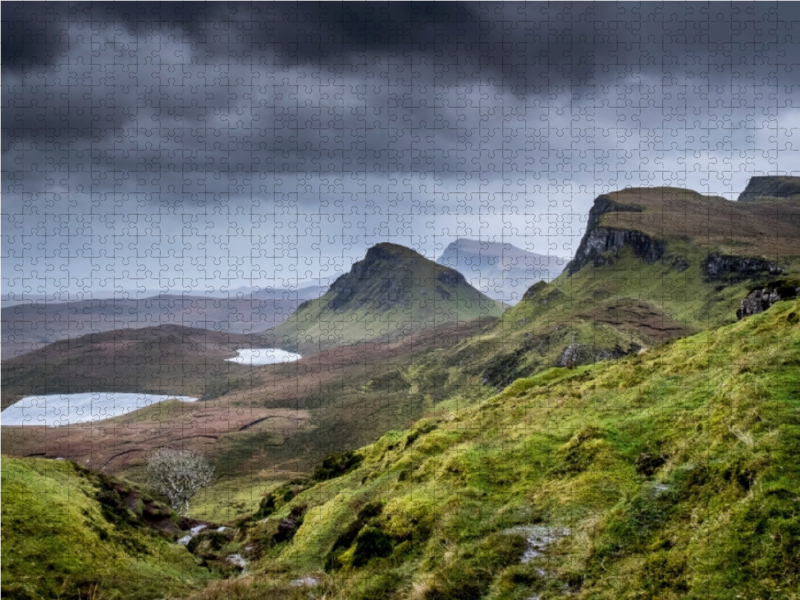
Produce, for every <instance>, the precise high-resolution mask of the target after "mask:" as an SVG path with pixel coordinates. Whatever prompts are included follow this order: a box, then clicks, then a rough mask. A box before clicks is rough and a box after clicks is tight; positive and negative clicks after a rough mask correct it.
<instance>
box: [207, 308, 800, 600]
mask: <svg viewBox="0 0 800 600" xmlns="http://www.w3.org/2000/svg"><path fill="white" fill-rule="evenodd" d="M799 452H800V301H790V302H780V303H778V304H776V305H775V306H773V307H772V308H771V309H770V310H769V311H767V312H765V313H762V314H760V315H756V316H754V317H749V318H747V319H744V320H742V321H740V322H737V323H734V324H730V325H726V326H723V327H721V328H715V329H711V330H708V331H705V332H702V333H699V334H697V335H694V336H691V337H687V338H684V339H680V340H677V341H673V342H670V343H668V344H666V345H664V346H661V347H659V348H657V349H653V350H650V351H647V352H645V353H643V354H640V355H636V356H629V357H625V358H623V359H621V360H618V361H612V362H601V363H599V364H595V365H590V366H583V367H577V368H574V369H566V368H563V369H562V368H553V369H550V370H547V371H545V372H543V373H540V374H538V375H536V376H534V377H530V378H523V379H519V380H517V381H515V382H514V383H513V384H512V385H511V386H509V387H508V388H506V389H505V390H503V391H502V393H500V394H498V395H496V396H494V397H492V398H490V399H488V400H487V401H485V402H482V403H480V404H478V405H476V406H474V407H472V408H468V409H465V410H461V411H458V412H449V413H445V414H441V415H439V416H436V417H433V418H428V419H424V420H422V421H419V422H418V423H417V424H416V425H415V427H414V428H413V429H412V430H409V431H402V432H401V431H395V432H389V433H387V434H386V435H384V436H383V437H382V438H381V439H380V440H379V441H377V442H376V443H374V444H372V445H370V446H367V447H365V448H363V449H362V450H360V451H358V452H356V453H355V454H354V455H351V456H343V457H339V459H337V460H331V461H328V463H327V466H324V468H323V467H321V468H320V469H318V470H317V472H316V473H315V478H312V479H311V480H306V481H295V482H292V483H291V484H287V485H285V486H284V487H283V488H281V489H279V490H276V491H274V492H273V493H272V494H270V495H269V496H267V497H266V498H265V499H264V501H263V502H262V504H261V509H260V510H259V512H258V513H257V514H256V515H254V516H253V517H252V518H251V519H250V520H249V521H247V522H245V523H244V524H243V525H242V527H241V529H240V531H239V538H238V539H239V541H240V543H241V545H242V547H245V546H249V547H250V548H251V559H252V560H253V564H252V572H253V573H254V574H255V577H254V579H253V580H252V581H248V582H241V581H240V582H235V583H230V582H226V583H223V584H218V585H216V586H214V587H213V588H209V589H207V590H205V591H203V592H201V593H200V594H199V595H197V596H195V597H197V598H204V599H211V598H222V597H235V598H264V597H298V598H299V597H303V594H306V595H307V590H303V589H302V588H298V587H297V585H296V580H297V579H299V578H302V577H313V578H314V580H315V581H314V582H309V583H312V584H313V583H316V587H317V589H316V590H314V593H315V595H317V597H321V596H322V595H324V597H326V598H349V599H358V598H365V599H366V598H369V599H371V600H378V599H381V598H386V599H390V598H391V599H400V598H413V599H420V600H421V599H428V600H433V599H461V598H493V599H500V598H503V599H511V598H519V599H523V598H541V599H546V598H561V597H566V596H569V597H573V598H614V599H616V598H797V597H800V558H799V557H800V554H799V553H798V549H799V548H800V509H798V499H799V498H800V463H798V462H797V460H796V457H797V455H798V453H799ZM348 469H349V471H348ZM341 473H344V474H341ZM337 475H338V476H337ZM292 580H295V586H292V585H290V583H289V582H290V581H292ZM301 592H302V593H301Z"/></svg>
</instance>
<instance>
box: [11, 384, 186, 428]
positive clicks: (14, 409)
mask: <svg viewBox="0 0 800 600" xmlns="http://www.w3.org/2000/svg"><path fill="white" fill-rule="evenodd" d="M164 400H180V401H181V402H195V401H196V400H197V398H190V397H189V396H174V395H158V394H137V393H131V392H124V393H123V392H85V393H81V394H47V395H44V396H26V397H25V398H23V399H22V400H18V401H17V402H15V403H14V404H12V405H11V406H9V407H8V408H6V409H5V410H4V411H3V412H2V413H0V425H47V426H49V427H58V426H59V425H71V424H74V423H88V422H89V421H102V420H103V419H110V418H112V417H120V416H122V415H126V414H128V413H130V412H133V411H134V410H139V409H140V408H146V407H148V406H150V405H152V404H156V403H158V402H163V401H164Z"/></svg>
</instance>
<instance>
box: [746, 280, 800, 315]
mask: <svg viewBox="0 0 800 600" xmlns="http://www.w3.org/2000/svg"><path fill="white" fill-rule="evenodd" d="M792 298H800V279H785V280H778V281H773V282H771V283H769V284H767V285H766V286H764V287H763V288H758V289H755V290H752V291H751V292H750V293H749V294H747V297H745V299H744V300H742V304H741V306H739V310H737V311H736V318H737V319H743V318H745V317H749V316H750V315H757V314H758V313H761V312H764V311H765V310H767V309H768V308H769V307H770V306H772V305H773V304H775V303H776V302H780V301H781V300H791V299H792Z"/></svg>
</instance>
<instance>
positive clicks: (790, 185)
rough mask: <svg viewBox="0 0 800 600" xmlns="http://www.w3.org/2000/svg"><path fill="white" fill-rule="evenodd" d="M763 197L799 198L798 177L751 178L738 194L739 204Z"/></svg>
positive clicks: (799, 181) (799, 186)
mask: <svg viewBox="0 0 800 600" xmlns="http://www.w3.org/2000/svg"><path fill="white" fill-rule="evenodd" d="M765 196H766V197H771V198H789V197H791V196H800V177H789V176H768V177H751V178H750V181H749V182H748V184H747V187H746V188H745V189H744V191H743V192H742V193H741V194H739V202H750V201H752V200H755V199H756V198H760V197H765Z"/></svg>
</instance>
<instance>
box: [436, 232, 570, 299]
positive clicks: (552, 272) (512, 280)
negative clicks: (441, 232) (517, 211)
mask: <svg viewBox="0 0 800 600" xmlns="http://www.w3.org/2000/svg"><path fill="white" fill-rule="evenodd" d="M436 262H437V263H439V264H440V265H444V266H447V267H451V268H453V269H457V270H458V271H460V272H461V273H463V274H464V277H466V278H467V280H468V281H469V282H470V283H471V284H472V285H473V286H475V287H476V288H477V289H479V290H480V291H481V292H483V293H484V294H486V295H487V296H489V297H490V298H494V299H495V300H499V301H501V302H503V303H505V304H508V305H513V304H516V303H517V302H519V301H520V300H521V299H522V296H523V295H524V294H525V291H526V290H527V289H528V288H529V287H531V286H532V285H533V284H534V283H537V282H538V281H542V280H544V281H551V280H553V279H555V278H556V277H557V276H558V275H559V274H560V273H561V271H563V270H564V267H565V266H566V263H567V259H565V258H562V257H559V256H546V255H542V254H536V253H535V252H528V251H526V250H522V249H520V248H517V247H516V246H513V245H511V244H509V243H507V242H486V241H478V240H471V239H467V238H459V239H457V240H455V241H454V242H451V243H450V244H449V245H448V246H447V248H445V250H444V252H442V254H441V256H439V258H437V259H436Z"/></svg>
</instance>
